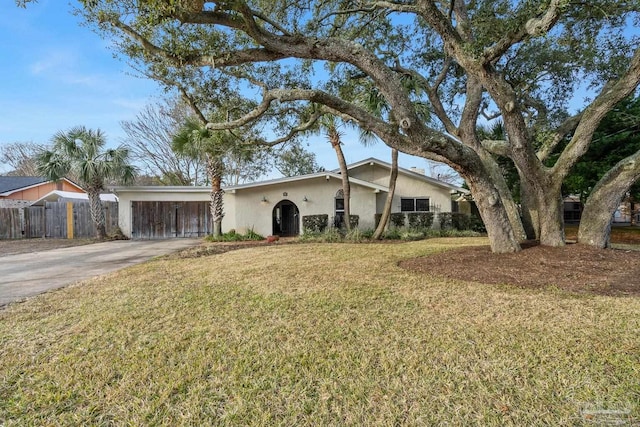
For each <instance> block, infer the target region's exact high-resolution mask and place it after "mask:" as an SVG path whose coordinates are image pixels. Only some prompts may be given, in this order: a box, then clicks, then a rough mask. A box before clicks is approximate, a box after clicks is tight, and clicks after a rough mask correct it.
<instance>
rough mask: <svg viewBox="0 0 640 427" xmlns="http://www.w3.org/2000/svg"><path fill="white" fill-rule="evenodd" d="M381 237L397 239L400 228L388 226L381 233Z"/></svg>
mask: <svg viewBox="0 0 640 427" xmlns="http://www.w3.org/2000/svg"><path fill="white" fill-rule="evenodd" d="M382 237H383V238H385V239H389V240H397V239H399V238H400V229H399V228H390V229H388V230H387V231H385V232H384V233H383V234H382Z"/></svg>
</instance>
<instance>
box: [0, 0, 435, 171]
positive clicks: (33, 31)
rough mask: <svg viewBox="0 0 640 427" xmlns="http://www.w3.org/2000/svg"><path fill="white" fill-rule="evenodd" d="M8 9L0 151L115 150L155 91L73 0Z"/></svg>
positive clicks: (412, 161) (322, 146)
mask: <svg viewBox="0 0 640 427" xmlns="http://www.w3.org/2000/svg"><path fill="white" fill-rule="evenodd" d="M8 3H9V4H8V5H7V4H5V7H4V8H3V12H2V14H0V69H1V70H2V78H1V79H0V94H1V95H0V145H1V144H7V143H12V142H36V143H47V142H48V141H49V139H50V138H51V136H52V135H53V134H55V133H56V132H58V131H64V130H67V129H70V128H71V127H73V126H78V125H82V126H86V127H89V128H92V129H97V128H99V129H101V130H103V131H104V132H105V133H106V135H107V139H108V141H109V144H110V145H113V146H116V145H118V144H119V143H120V142H121V140H122V138H124V136H125V134H124V131H123V130H122V128H121V126H120V122H122V121H123V120H133V119H135V117H136V115H137V114H138V113H139V112H140V111H141V110H142V108H143V107H144V106H145V105H147V104H150V103H154V102H155V101H154V100H155V99H157V98H158V97H160V96H161V95H162V90H161V89H160V86H159V85H158V84H156V83H155V82H153V81H151V80H148V79H143V78H140V77H136V76H135V75H133V71H132V70H131V69H130V68H129V66H128V65H127V63H126V62H125V61H123V60H119V59H115V58H114V57H113V54H112V52H111V50H109V43H108V41H105V40H103V39H101V38H100V37H99V36H98V35H97V34H95V33H94V32H92V31H91V30H90V29H88V28H86V27H81V26H80V25H79V23H80V20H79V18H77V17H75V16H73V15H72V14H71V6H70V4H71V5H77V2H76V1H71V2H62V1H59V0H58V1H54V0H39V1H38V2H37V3H31V4H29V6H28V7H27V8H26V9H23V8H19V7H17V6H14V2H13V0H9V1H8ZM344 142H345V144H344V148H343V149H344V153H345V157H346V159H347V161H348V162H350V163H351V162H356V161H359V160H362V159H364V158H367V157H377V158H379V159H381V160H384V161H389V160H390V156H391V154H390V149H389V148H388V147H386V146H385V145H384V144H383V143H381V142H380V143H378V144H376V145H374V146H372V147H366V148H365V147H363V146H362V145H361V144H360V143H359V142H358V140H357V137H355V136H354V135H351V134H347V135H346V136H345V138H344ZM308 143H309V145H308V147H307V148H308V149H309V150H311V151H313V152H315V153H316V156H317V160H318V163H319V164H320V165H322V166H324V167H326V168H327V169H333V168H336V167H337V161H336V160H335V154H334V152H333V150H332V149H331V147H330V145H329V143H328V142H327V141H326V139H325V138H323V137H314V138H312V139H309V141H308ZM399 162H400V166H402V167H406V168H409V167H412V166H416V167H419V168H427V169H428V166H427V162H426V161H425V160H424V159H421V158H418V157H412V156H407V155H403V154H401V156H400V161H399ZM2 171H4V168H3V165H0V173H1V172H2Z"/></svg>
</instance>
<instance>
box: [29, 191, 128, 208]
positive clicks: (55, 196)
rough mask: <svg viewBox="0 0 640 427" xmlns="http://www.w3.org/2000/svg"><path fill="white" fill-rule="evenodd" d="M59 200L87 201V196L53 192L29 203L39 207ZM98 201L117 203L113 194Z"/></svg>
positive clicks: (85, 194) (102, 196) (106, 195)
mask: <svg viewBox="0 0 640 427" xmlns="http://www.w3.org/2000/svg"><path fill="white" fill-rule="evenodd" d="M60 199H68V200H78V201H80V200H89V196H88V195H87V193H76V192H74V191H62V190H53V191H52V192H50V193H49V194H47V195H44V196H42V197H40V198H39V199H38V200H36V201H34V202H33V203H31V206H41V205H44V202H57V201H58V200H60ZM100 200H102V201H103V202H117V201H118V197H117V196H116V195H115V194H111V193H106V194H101V195H100Z"/></svg>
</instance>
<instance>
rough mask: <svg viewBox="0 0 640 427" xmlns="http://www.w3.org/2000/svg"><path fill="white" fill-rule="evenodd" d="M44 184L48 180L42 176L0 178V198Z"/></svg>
mask: <svg viewBox="0 0 640 427" xmlns="http://www.w3.org/2000/svg"><path fill="white" fill-rule="evenodd" d="M46 182H49V180H48V179H47V178H45V177H43V176H0V196H8V195H10V194H11V193H14V192H16V191H20V190H25V189H27V188H31V187H34V186H36V185H40V184H44V183H46Z"/></svg>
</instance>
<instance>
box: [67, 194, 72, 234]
mask: <svg viewBox="0 0 640 427" xmlns="http://www.w3.org/2000/svg"><path fill="white" fill-rule="evenodd" d="M67 239H73V203H71V202H67Z"/></svg>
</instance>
